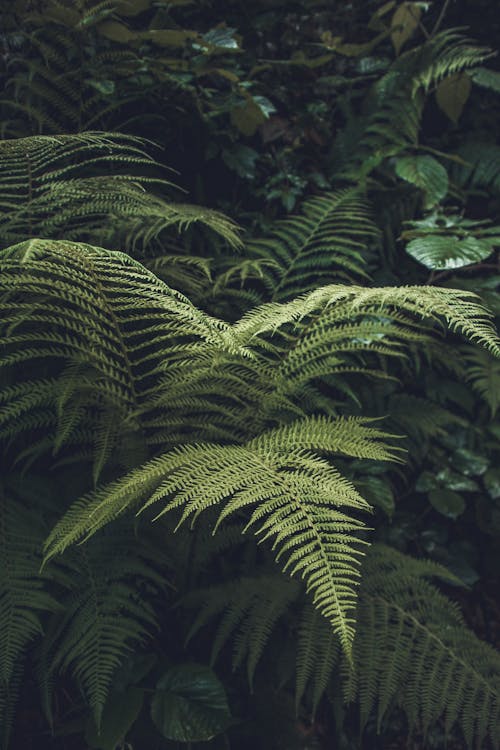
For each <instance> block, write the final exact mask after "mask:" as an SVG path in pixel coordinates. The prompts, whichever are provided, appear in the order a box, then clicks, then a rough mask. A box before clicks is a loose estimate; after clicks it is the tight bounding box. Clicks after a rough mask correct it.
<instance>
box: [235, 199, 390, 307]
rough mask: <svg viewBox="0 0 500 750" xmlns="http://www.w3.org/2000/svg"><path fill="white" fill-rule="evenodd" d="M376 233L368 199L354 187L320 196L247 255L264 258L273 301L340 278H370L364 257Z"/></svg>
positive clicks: (249, 248) (278, 224) (251, 246)
mask: <svg viewBox="0 0 500 750" xmlns="http://www.w3.org/2000/svg"><path fill="white" fill-rule="evenodd" d="M376 235H377V229H376V227H375V225H374V223H373V221H372V219H371V217H370V212H369V209H368V206H367V204H366V203H365V201H364V200H363V199H362V198H361V197H360V196H359V195H358V194H356V192H355V191H353V190H340V191H338V192H336V193H331V194H325V195H321V196H316V197H314V198H310V199H309V200H307V201H305V202H304V203H303V205H302V207H301V210H300V212H299V213H297V214H296V215H294V216H291V217H289V218H287V219H284V220H282V221H278V222H276V223H275V224H274V226H273V228H272V231H271V233H270V234H269V235H268V236H267V237H263V238H262V239H257V240H253V241H250V242H249V243H248V245H247V253H248V254H249V255H250V257H251V258H253V257H255V258H257V259H258V260H261V261H262V262H263V264H264V265H263V266H262V280H263V283H264V285H265V286H266V288H267V291H268V294H269V295H270V297H271V299H273V300H276V301H284V300H287V299H291V298H292V297H295V296H296V295H297V294H302V293H303V292H306V291H309V290H310V289H313V288H316V287H318V286H322V285H324V284H326V283H329V282H332V281H335V280H339V281H340V280H349V281H352V280H359V279H360V278H363V277H364V278H367V273H366V270H365V268H364V265H365V264H366V259H365V258H364V257H363V256H364V253H365V252H366V248H367V245H368V244H369V242H370V241H371V240H372V239H373V238H374V237H375V236H376Z"/></svg>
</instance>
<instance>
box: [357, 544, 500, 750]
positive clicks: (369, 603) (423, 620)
mask: <svg viewBox="0 0 500 750" xmlns="http://www.w3.org/2000/svg"><path fill="white" fill-rule="evenodd" d="M363 573H364V575H363V584H362V588H361V591H360V603H359V608H358V632H357V636H356V639H355V642H354V649H353V655H354V671H349V673H348V674H347V673H346V676H347V680H346V697H347V699H348V700H354V699H355V700H357V701H359V703H360V711H361V722H362V725H364V724H365V723H366V720H367V719H368V717H369V715H370V714H371V713H372V712H374V713H375V715H376V717H377V724H378V727H379V730H380V727H381V724H382V722H383V720H384V718H385V717H386V715H387V714H388V713H389V712H390V711H391V710H392V709H393V708H395V707H397V706H399V707H401V708H403V710H404V712H405V713H406V715H407V717H408V722H409V726H410V728H411V729H413V728H416V729H418V730H419V731H421V732H423V733H424V735H425V733H426V732H427V730H428V729H429V727H430V726H432V725H433V724H435V723H436V722H437V721H438V720H440V719H442V720H443V721H444V725H445V730H446V733H447V734H449V733H450V731H451V730H452V728H453V727H454V725H455V724H458V725H459V726H460V728H461V729H462V731H463V734H464V737H465V740H466V742H467V745H468V747H472V746H473V745H474V746H476V747H480V746H481V743H482V742H483V741H484V740H485V738H486V736H489V738H490V740H491V741H492V742H493V744H495V742H496V741H497V738H498V732H499V728H500V657H499V655H498V653H497V652H496V651H495V650H494V649H493V648H491V647H490V646H488V645H487V644H486V643H483V642H482V641H480V640H479V639H478V638H476V636H475V635H473V633H471V632H470V631H468V630H467V628H466V627H465V625H464V621H463V618H462V616H461V614H460V612H459V610H458V608H457V607H456V606H455V605H453V604H452V603H451V602H450V600H449V599H447V598H446V597H445V596H444V595H443V594H441V593H440V592H439V590H438V589H437V588H436V587H435V586H434V585H433V584H432V582H431V579H432V578H434V577H437V578H440V579H443V580H445V581H448V582H449V583H452V584H455V585H456V584H458V583H459V581H457V580H456V579H455V578H454V576H452V575H451V574H450V573H448V572H447V571H446V570H445V569H443V568H442V567H441V566H439V565H436V564H435V563H430V562H426V561H422V560H413V559H411V558H408V557H406V556H405V555H402V554H401V553H398V552H396V551H395V550H393V549H390V548H388V547H384V546H378V545H375V546H374V547H372V549H371V552H370V554H369V556H367V558H366V560H365V564H364V569H363Z"/></svg>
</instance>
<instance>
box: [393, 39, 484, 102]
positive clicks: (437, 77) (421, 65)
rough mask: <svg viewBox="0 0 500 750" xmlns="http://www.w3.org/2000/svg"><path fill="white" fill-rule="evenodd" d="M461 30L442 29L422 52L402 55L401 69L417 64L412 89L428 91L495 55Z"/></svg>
mask: <svg viewBox="0 0 500 750" xmlns="http://www.w3.org/2000/svg"><path fill="white" fill-rule="evenodd" d="M462 32H463V29H445V30H444V31H441V32H440V33H439V34H437V35H436V36H435V37H434V38H433V39H431V40H429V41H427V42H426V44H425V45H424V46H423V48H416V49H414V50H410V52H407V53H406V54H405V55H402V56H401V58H400V60H401V63H402V64H403V65H411V64H416V65H417V66H418V72H417V74H416V76H415V79H414V80H415V83H414V86H415V87H417V86H422V87H423V88H424V89H425V90H426V91H428V90H429V89H430V88H431V87H432V86H435V85H436V84H437V83H439V81H441V80H443V78H445V77H446V76H451V75H454V74H455V73H461V72H462V71H465V70H468V69H470V68H473V67H475V66H476V65H480V64H481V63H482V62H484V61H485V60H487V59H488V58H490V57H492V55H493V54H494V53H493V52H492V50H491V49H488V48H487V47H479V46H478V45H477V44H475V43H473V42H472V41H471V40H470V39H468V38H467V37H466V36H464V34H463V33H462Z"/></svg>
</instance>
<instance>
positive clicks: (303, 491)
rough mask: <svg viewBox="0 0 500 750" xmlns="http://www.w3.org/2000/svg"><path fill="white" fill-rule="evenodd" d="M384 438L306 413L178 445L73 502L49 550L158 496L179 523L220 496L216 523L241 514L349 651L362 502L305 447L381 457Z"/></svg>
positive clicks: (54, 550)
mask: <svg viewBox="0 0 500 750" xmlns="http://www.w3.org/2000/svg"><path fill="white" fill-rule="evenodd" d="M340 422H342V420H340ZM329 426H330V427H331V428H332V429H331V432H332V434H331V435H330V434H329V429H328V428H329ZM343 435H344V436H345V440H344V441H343V440H342V436H343ZM348 435H349V437H348ZM381 436H382V437H383V434H382V435H381V434H379V433H378V432H377V431H376V430H375V428H372V427H365V426H364V425H363V424H362V423H361V422H359V421H358V420H348V421H347V422H346V423H345V424H344V423H342V424H340V426H339V427H338V429H337V434H336V423H335V420H326V419H323V420H321V419H320V420H318V419H314V418H312V419H306V420H303V422H301V423H298V424H292V425H291V426H290V427H288V428H287V427H283V428H279V429H278V430H276V431H271V432H270V433H268V435H265V436H261V437H260V438H257V439H256V440H253V441H251V442H249V443H247V445H245V446H219V445H208V444H207V445H199V446H196V445H192V446H189V445H188V446H185V447H182V448H178V449H177V450H174V451H172V452H171V453H167V454H166V455H164V456H162V457H159V458H156V459H153V460H152V461H150V462H149V463H147V464H145V465H144V466H143V467H141V468H140V469H137V470H135V471H133V472H132V473H130V474H129V475H127V476H126V477H124V478H123V479H120V480H118V481H117V482H115V483H113V484H112V485H110V486H109V487H104V488H103V489H102V490H98V491H96V492H95V493H93V494H92V495H90V496H88V497H87V498H83V499H82V500H80V501H78V502H77V503H76V504H75V505H74V506H73V507H72V508H71V509H70V510H69V511H68V513H67V514H66V515H65V516H64V517H63V519H61V521H60V522H59V523H58V524H57V526H56V527H55V528H54V530H53V532H52V533H51V535H50V537H49V539H48V541H47V554H48V556H52V555H54V554H58V553H60V552H62V551H63V550H64V549H65V548H66V547H67V546H68V545H69V544H71V543H73V542H75V541H77V540H78V539H80V538H81V537H82V536H84V535H90V534H93V533H95V531H96V530H97V529H98V528H100V527H101V526H103V525H104V524H106V523H108V522H109V521H111V520H113V518H116V517H118V516H119V515H121V514H122V513H123V512H124V511H126V510H127V509H129V508H130V507H133V506H136V507H137V505H139V504H142V506H143V509H146V508H149V507H150V506H152V505H154V504H156V503H158V502H159V501H164V502H165V505H164V507H163V509H162V510H160V512H159V513H158V515H157V517H160V516H162V515H163V514H164V513H166V512H168V511H172V510H175V509H176V508H180V509H181V511H182V515H181V519H180V521H179V523H182V522H184V521H186V520H187V519H188V518H190V517H192V518H194V519H196V518H197V517H198V515H199V514H200V513H202V512H203V511H204V510H206V509H208V508H210V507H212V506H217V505H220V504H221V503H223V502H224V505H223V507H222V510H221V511H220V515H219V519H218V521H217V524H216V528H217V526H218V525H219V524H220V523H221V522H222V521H224V520H225V519H226V518H228V517H229V516H231V515H233V514H235V513H236V514H238V515H239V516H241V515H242V514H245V515H246V527H245V528H246V530H248V529H250V528H254V529H255V531H254V533H255V534H256V535H257V536H258V538H259V540H260V541H266V540H268V539H269V540H272V541H273V545H272V549H273V550H276V559H277V561H279V560H281V558H283V557H284V558H285V565H284V570H287V571H288V572H289V573H290V574H291V575H292V576H293V575H296V574H298V575H300V576H301V577H302V578H303V579H304V580H305V582H306V586H307V589H308V591H310V592H311V593H312V595H313V601H314V603H315V605H316V606H317V607H318V609H319V610H320V611H321V612H322V613H323V614H324V615H325V616H326V617H328V619H329V620H330V622H331V623H332V626H333V628H334V630H335V632H337V633H338V635H339V638H340V641H341V643H342V645H343V647H344V648H345V649H346V650H348V649H349V644H350V641H351V639H352V635H353V621H352V616H351V614H350V611H351V610H352V608H353V607H354V605H355V587H356V583H357V567H358V560H359V557H360V555H361V554H362V553H361V550H360V545H361V544H362V540H361V538H360V536H359V532H360V531H361V530H362V529H363V528H364V524H363V523H362V522H361V521H358V520H357V519H355V518H353V517H352V516H351V515H348V514H347V513H346V512H344V509H349V511H359V510H365V511H366V510H367V509H369V506H368V505H367V503H366V502H365V501H364V500H363V499H362V498H361V496H360V495H359V494H358V493H357V492H356V490H355V489H354V487H353V486H352V484H351V483H350V482H348V481H347V480H346V479H345V478H343V477H342V475H341V474H340V473H339V472H338V471H337V470H336V469H334V468H333V467H332V466H330V465H329V464H328V463H327V462H326V461H324V460H323V459H320V458H318V457H317V456H315V455H314V454H313V453H309V452H306V449H307V448H313V449H314V450H317V451H322V452H329V453H331V452H332V451H336V452H344V453H347V454H354V455H357V456H359V455H361V456H363V457H366V458H378V459H384V458H385V459H387V458H390V457H391V453H390V452H389V451H388V450H387V448H386V447H385V446H383V445H381V444H377V438H380V437H381ZM343 442H345V449H344V447H343ZM247 512H248V515H247Z"/></svg>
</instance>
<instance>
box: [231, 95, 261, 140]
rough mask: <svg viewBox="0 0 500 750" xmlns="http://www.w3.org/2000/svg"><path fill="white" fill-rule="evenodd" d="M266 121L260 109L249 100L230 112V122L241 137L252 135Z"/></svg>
mask: <svg viewBox="0 0 500 750" xmlns="http://www.w3.org/2000/svg"><path fill="white" fill-rule="evenodd" d="M266 119H267V118H266V115H265V114H264V112H263V111H262V109H261V108H260V107H259V105H258V104H257V103H256V102H254V101H253V99H251V98H250V99H248V100H247V101H246V102H245V103H244V104H242V105H238V106H236V107H235V108H234V109H233V110H231V122H232V123H233V125H234V126H235V127H236V128H238V130H239V131H240V133H243V135H248V136H250V135H254V133H256V131H257V128H258V127H259V125H262V123H263V122H265V121H266Z"/></svg>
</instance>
